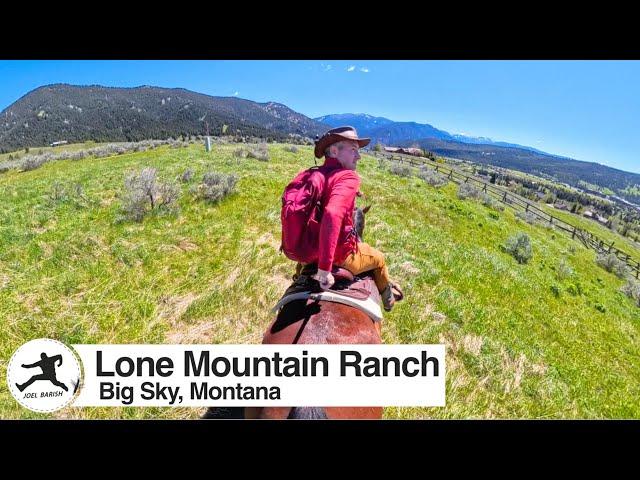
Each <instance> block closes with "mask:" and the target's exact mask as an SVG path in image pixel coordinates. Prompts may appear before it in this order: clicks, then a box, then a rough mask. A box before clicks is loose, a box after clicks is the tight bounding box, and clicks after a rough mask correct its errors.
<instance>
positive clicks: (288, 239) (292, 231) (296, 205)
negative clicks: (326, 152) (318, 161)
mask: <svg viewBox="0 0 640 480" xmlns="http://www.w3.org/2000/svg"><path fill="white" fill-rule="evenodd" d="M325 182H326V178H325V173H324V172H323V171H322V170H321V169H320V168H319V167H312V168H310V169H308V170H304V171H302V172H300V173H299V174H298V175H297V176H296V177H295V178H294V179H293V180H292V181H291V182H290V183H289V185H287V186H286V188H285V189H284V193H283V194H282V211H281V212H280V220H281V222H282V244H281V245H280V250H281V251H282V252H284V254H285V255H286V256H287V258H290V259H291V260H295V261H296V262H301V263H313V262H316V261H317V260H318V248H319V247H318V243H319V237H320V221H321V219H322V209H323V205H322V193H323V191H324V186H325Z"/></svg>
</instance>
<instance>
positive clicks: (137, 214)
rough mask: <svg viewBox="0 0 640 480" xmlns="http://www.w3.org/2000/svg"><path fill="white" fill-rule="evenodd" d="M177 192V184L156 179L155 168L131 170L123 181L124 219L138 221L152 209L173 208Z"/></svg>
mask: <svg viewBox="0 0 640 480" xmlns="http://www.w3.org/2000/svg"><path fill="white" fill-rule="evenodd" d="M179 194H180V189H179V188H178V186H177V185H175V184H170V183H159V182H158V181H157V179H156V169H155V168H144V169H143V170H142V171H141V172H140V173H136V172H131V173H129V174H127V176H126V178H125V181H124V194H123V195H122V212H123V213H124V217H125V218H126V219H128V220H134V221H136V222H140V221H142V219H143V218H144V216H145V215H146V214H147V213H149V212H150V211H152V210H171V209H173V208H174V207H175V206H176V201H177V199H178V197H179Z"/></svg>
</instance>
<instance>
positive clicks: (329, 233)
mask: <svg viewBox="0 0 640 480" xmlns="http://www.w3.org/2000/svg"><path fill="white" fill-rule="evenodd" d="M321 168H322V170H324V171H325V172H331V174H330V175H328V176H327V183H326V184H325V188H324V192H323V195H322V199H323V201H322V204H323V206H324V211H323V213H322V220H321V222H320V242H319V252H318V268H319V269H320V270H326V271H331V266H332V264H334V263H335V264H340V263H342V262H344V261H345V260H346V259H347V256H348V255H350V254H351V253H353V252H355V251H356V250H357V248H358V240H357V238H356V234H355V231H354V230H353V209H354V207H355V201H356V193H358V189H359V188H360V177H359V176H358V174H357V173H356V172H355V171H353V170H349V169H347V168H344V167H342V165H340V163H339V162H338V160H337V159H335V158H332V157H326V159H325V162H324V164H323V165H322V167H321Z"/></svg>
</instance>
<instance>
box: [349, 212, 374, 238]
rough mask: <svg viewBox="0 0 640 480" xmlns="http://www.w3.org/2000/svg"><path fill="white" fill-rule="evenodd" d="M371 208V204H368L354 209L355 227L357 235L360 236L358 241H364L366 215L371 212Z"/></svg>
mask: <svg viewBox="0 0 640 480" xmlns="http://www.w3.org/2000/svg"><path fill="white" fill-rule="evenodd" d="M370 208H371V205H367V206H366V207H364V208H359V207H358V208H355V209H354V210H353V229H354V230H355V232H356V235H357V236H358V241H359V242H362V241H363V238H364V236H363V232H364V223H365V222H364V217H365V215H366V214H367V213H369V209H370Z"/></svg>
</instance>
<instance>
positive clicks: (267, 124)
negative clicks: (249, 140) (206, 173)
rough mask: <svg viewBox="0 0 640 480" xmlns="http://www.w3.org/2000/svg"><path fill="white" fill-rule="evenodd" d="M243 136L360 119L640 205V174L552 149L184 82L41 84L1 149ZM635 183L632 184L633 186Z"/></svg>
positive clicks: (373, 133) (395, 137)
mask: <svg viewBox="0 0 640 480" xmlns="http://www.w3.org/2000/svg"><path fill="white" fill-rule="evenodd" d="M207 123H208V127H209V132H210V134H211V135H221V134H223V133H225V134H227V135H241V136H252V137H260V138H263V139H266V140H269V139H272V140H277V141H287V140H291V138H292V137H298V138H300V137H302V138H310V139H312V138H314V137H315V136H316V135H319V134H322V133H324V132H325V131H326V130H328V129H329V128H331V127H335V126H339V125H352V126H354V127H356V128H357V129H358V133H359V134H360V135H362V136H367V137H371V138H372V139H373V144H375V143H376V142H381V143H384V144H386V145H393V146H411V145H414V144H417V145H419V146H420V147H422V148H426V149H428V150H431V151H433V152H434V153H436V154H438V155H443V156H449V157H453V158H460V159H463V160H471V161H474V162H478V163H484V164H488V165H497V166H501V167H505V168H512V169H516V170H520V171H524V172H529V173H533V174H537V175H541V176H547V177H551V178H554V179H556V180H558V181H560V182H565V183H568V184H570V185H573V186H578V182H580V181H585V182H588V183H591V184H596V185H600V186H601V187H607V188H610V189H611V190H613V191H614V192H616V193H617V194H618V195H619V196H621V197H622V198H625V199H627V200H629V201H632V202H635V203H640V195H636V194H635V193H636V192H638V191H640V189H638V188H633V187H634V185H638V186H640V175H639V174H635V173H629V172H623V171H621V170H617V169H615V168H611V167H607V166H604V165H600V164H597V163H589V162H582V161H579V160H573V159H569V158H566V157H560V156H557V155H551V154H548V153H545V152H541V151H540V150H537V149H535V148H531V147H526V146H522V145H516V144H511V143H506V142H494V141H492V140H491V139H488V138H483V137H480V138H478V137H468V136H464V135H452V134H450V133H448V132H446V131H444V130H439V129H437V128H435V127H433V126H432V125H429V124H420V123H416V122H394V121H392V120H389V119H388V118H384V117H374V116H371V115H366V114H350V113H347V114H336V115H325V116H322V117H318V118H315V119H312V118H309V117H307V116H305V115H303V114H301V113H298V112H295V111H293V110H291V109H290V108H289V107H287V106H286V105H282V104H280V103H275V102H266V103H257V102H253V101H251V100H245V99H241V98H236V97H214V96H210V95H204V94H201V93H197V92H192V91H189V90H185V89H182V88H161V87H152V86H146V85H145V86H140V87H135V88H110V87H103V86H99V85H90V86H75V85H67V84H55V85H46V86H43V87H39V88H37V89H35V90H33V91H31V92H29V93H27V94H26V95H25V96H23V97H22V98H20V99H19V100H17V101H16V102H14V103H13V104H12V105H10V106H9V107H7V108H5V109H4V110H3V111H2V112H0V153H5V152H10V151H15V150H19V149H22V148H25V147H39V146H45V145H49V144H50V143H52V142H56V141H61V140H66V141H68V142H82V141H87V140H93V141H96V142H106V141H138V140H144V139H153V138H156V139H165V138H168V137H174V138H175V137H179V136H184V135H204V134H206V131H207V130H206V129H207ZM629 187H631V188H629Z"/></svg>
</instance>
